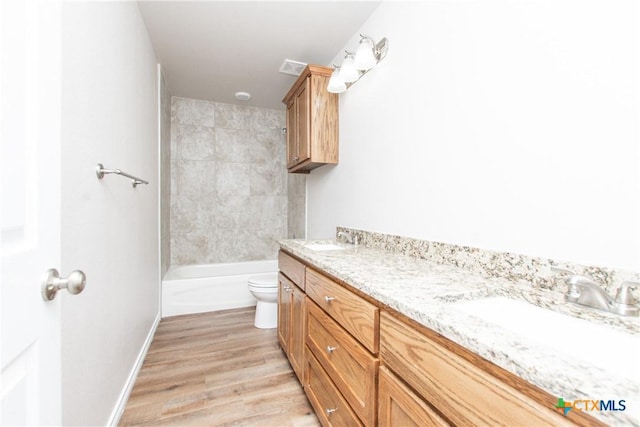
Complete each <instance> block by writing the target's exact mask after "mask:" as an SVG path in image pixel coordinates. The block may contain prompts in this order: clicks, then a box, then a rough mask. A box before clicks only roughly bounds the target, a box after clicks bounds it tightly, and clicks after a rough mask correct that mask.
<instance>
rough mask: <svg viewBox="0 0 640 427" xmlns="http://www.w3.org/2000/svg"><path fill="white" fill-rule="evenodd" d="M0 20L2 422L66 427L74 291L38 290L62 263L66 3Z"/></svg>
mask: <svg viewBox="0 0 640 427" xmlns="http://www.w3.org/2000/svg"><path fill="white" fill-rule="evenodd" d="M0 14H1V19H2V21H1V26H2V27H1V28H2V34H1V37H2V38H1V40H0V49H1V58H2V64H1V68H0V74H1V76H0V79H1V86H0V90H1V91H2V92H1V94H0V95H1V96H0V98H1V99H2V115H1V119H0V120H1V121H0V129H1V138H2V142H1V144H0V147H1V148H0V167H1V184H0V191H1V193H0V194H1V202H0V207H1V209H0V225H1V230H0V231H1V235H0V239H1V243H0V245H1V249H2V262H1V266H0V280H1V282H0V303H1V305H0V310H2V311H1V312H0V322H1V324H0V326H1V333H2V336H1V340H0V362H1V367H2V373H1V377H0V399H1V407H0V425H42V424H50V425H60V424H61V421H62V420H61V402H60V396H61V391H60V298H63V297H70V295H58V297H57V298H56V299H54V300H53V301H50V302H45V301H44V300H43V298H42V296H41V290H40V285H41V280H42V277H43V275H44V273H45V271H47V270H48V269H50V268H59V266H60V206H59V203H60V202H59V201H60V95H59V91H60V16H61V15H60V6H59V5H58V4H55V3H50V2H46V3H45V2H41V1H40V2H39V1H36V0H18V1H14V0H8V1H4V0H3V1H0ZM62 273H67V272H62ZM63 294H66V291H65V292H63Z"/></svg>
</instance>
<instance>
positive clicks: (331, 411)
mask: <svg viewBox="0 0 640 427" xmlns="http://www.w3.org/2000/svg"><path fill="white" fill-rule="evenodd" d="M337 410H338V408H327V409H325V410H324V412H326V413H327V417H328V416H329V415H331V414H333V413H334V412H336V411H337Z"/></svg>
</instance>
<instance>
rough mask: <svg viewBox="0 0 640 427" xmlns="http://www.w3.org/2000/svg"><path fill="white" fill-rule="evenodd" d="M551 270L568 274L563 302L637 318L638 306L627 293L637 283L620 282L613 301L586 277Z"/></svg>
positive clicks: (561, 270) (559, 269) (564, 271)
mask: <svg viewBox="0 0 640 427" xmlns="http://www.w3.org/2000/svg"><path fill="white" fill-rule="evenodd" d="M551 270H552V271H555V272H556V273H563V274H569V276H568V277H567V279H566V282H567V285H568V288H567V293H566V294H565V296H564V299H565V301H568V302H572V303H575V304H580V305H584V306H587V307H592V308H596V309H598V310H604V311H608V312H610V313H616V314H620V315H623V316H638V312H639V310H638V306H637V305H636V301H635V299H634V298H633V295H631V293H630V292H629V289H633V288H635V287H636V286H637V285H638V282H633V281H629V280H627V281H624V282H622V283H621V284H620V288H618V292H617V294H616V297H615V299H614V298H611V296H610V295H609V294H608V293H607V292H606V291H605V290H604V289H602V288H601V287H600V286H598V285H597V284H596V283H595V282H594V281H593V280H591V279H590V278H588V277H585V276H581V275H579V274H575V273H574V272H573V271H571V270H565V269H563V268H558V267H551Z"/></svg>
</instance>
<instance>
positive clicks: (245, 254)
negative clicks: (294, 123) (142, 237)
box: [171, 97, 304, 265]
mask: <svg viewBox="0 0 640 427" xmlns="http://www.w3.org/2000/svg"><path fill="white" fill-rule="evenodd" d="M284 126H285V113H284V111H283V110H282V111H281V110H269V109H261V108H254V107H245V106H239V105H231V104H222V103H216V102H208V101H199V100H194V99H186V98H178V97H173V98H172V116H171V171H172V172H171V178H172V185H171V264H172V265H184V264H208V263H220V262H237V261H248V260H261V259H275V257H276V255H277V250H278V246H277V244H276V240H278V239H282V238H285V237H286V236H287V235H288V232H287V226H288V212H289V205H288V194H289V192H290V191H289V185H288V179H289V178H288V176H287V173H286V166H285V148H286V143H285V135H284V134H283V132H282V128H283V127H284ZM292 179H297V185H296V184H294V183H293V182H292V190H291V194H292V197H293V198H294V199H296V200H297V199H300V198H302V200H304V192H302V194H300V187H301V186H302V187H304V182H302V184H301V183H300V178H299V177H296V178H292ZM302 179H303V178H302ZM301 205H302V206H304V202H302V203H300V202H297V203H294V204H293V205H292V213H293V214H302V215H303V214H304V211H301V210H300V206H301ZM300 222H301V221H298V222H295V223H294V225H295V226H297V227H299V224H300ZM298 232H300V231H299V230H298ZM292 233H293V231H292Z"/></svg>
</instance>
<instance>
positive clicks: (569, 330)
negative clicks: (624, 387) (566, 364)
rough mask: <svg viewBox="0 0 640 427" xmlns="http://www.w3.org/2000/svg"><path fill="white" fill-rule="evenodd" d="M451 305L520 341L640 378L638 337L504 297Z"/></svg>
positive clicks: (639, 342) (639, 339)
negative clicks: (517, 337)
mask: <svg viewBox="0 0 640 427" xmlns="http://www.w3.org/2000/svg"><path fill="white" fill-rule="evenodd" d="M452 307H454V308H455V309H456V310H458V311H461V312H464V313H466V314H468V315H471V316H474V317H476V318H479V319H482V320H484V321H486V322H488V323H492V324H495V325H499V326H500V327H502V328H505V329H508V330H510V331H512V332H514V333H515V334H517V335H518V336H519V337H522V342H523V343H527V342H535V343H537V344H540V345H542V346H544V347H547V348H548V349H552V350H554V351H557V352H558V353H561V354H562V355H564V356H565V357H568V358H574V359H579V360H583V361H585V362H590V363H592V364H594V365H597V366H600V367H602V368H605V369H606V370H607V371H611V370H613V371H615V372H619V373H620V375H624V376H625V377H630V378H634V379H637V378H638V377H640V369H639V368H638V362H637V361H638V360H639V358H640V351H639V349H638V347H639V344H640V337H638V336H635V335H631V334H626V333H624V332H619V331H617V330H613V329H611V328H607V327H605V326H602V325H598V324H594V323H592V322H588V321H586V320H582V319H579V318H576V317H572V316H568V315H565V314H561V313H556V312H555V311H552V310H549V309H546V308H542V307H538V306H535V305H533V304H529V303H527V302H524V301H519V300H514V299H510V298H505V297H489V298H482V299H477V300H472V301H464V302H459V303H454V304H452ZM560 357H562V356H560Z"/></svg>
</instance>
